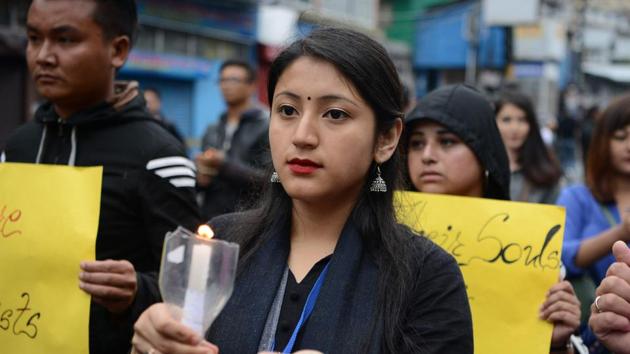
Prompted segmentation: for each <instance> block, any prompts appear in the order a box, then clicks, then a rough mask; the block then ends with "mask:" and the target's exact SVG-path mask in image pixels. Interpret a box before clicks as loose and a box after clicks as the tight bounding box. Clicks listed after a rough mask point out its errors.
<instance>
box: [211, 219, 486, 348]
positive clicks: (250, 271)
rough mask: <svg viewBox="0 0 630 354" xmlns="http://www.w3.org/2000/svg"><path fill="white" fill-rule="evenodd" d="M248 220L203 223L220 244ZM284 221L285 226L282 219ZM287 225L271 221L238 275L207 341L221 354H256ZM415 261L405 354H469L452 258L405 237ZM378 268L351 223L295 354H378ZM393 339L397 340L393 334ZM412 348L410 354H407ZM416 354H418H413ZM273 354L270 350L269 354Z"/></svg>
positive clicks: (285, 250) (463, 298)
mask: <svg viewBox="0 0 630 354" xmlns="http://www.w3.org/2000/svg"><path fill="white" fill-rule="evenodd" d="M248 219H249V217H248V216H247V213H235V214H228V215H224V216H220V217H217V218H215V219H213V220H211V221H210V224H211V226H212V227H213V228H214V229H215V231H216V235H217V237H219V238H223V239H228V240H229V239H231V237H230V232H231V231H230V230H232V232H234V227H237V228H238V226H237V225H240V226H242V225H244V224H246V223H247V222H248ZM287 219H288V218H287ZM289 234H290V221H289V220H283V221H278V222H276V223H275V224H274V225H272V226H271V227H270V228H269V229H268V231H267V232H266V234H264V235H261V237H264V239H265V240H266V241H264V243H262V245H261V246H260V247H259V248H258V250H257V251H256V252H255V253H254V254H253V255H252V257H251V258H250V259H249V260H248V261H247V262H246V263H245V264H244V265H241V267H242V268H241V269H239V272H238V276H237V278H236V282H235V285H234V292H233V294H232V297H231V298H230V300H229V301H228V303H227V304H226V306H225V308H224V309H223V311H222V312H221V314H220V315H219V317H218V318H217V319H216V321H215V322H214V323H213V325H212V326H211V327H210V329H209V331H208V333H207V335H206V337H207V339H208V340H209V341H210V342H212V343H214V344H216V345H218V347H219V349H220V351H221V353H222V354H226V353H227V354H231V353H239V354H240V353H257V352H258V346H259V343H260V340H261V336H262V333H263V329H264V327H265V322H266V320H267V315H268V313H269V311H270V309H271V306H272V302H273V300H274V297H275V295H276V292H277V290H278V286H279V285H280V282H281V279H282V276H283V273H284V270H285V268H286V266H287V259H288V255H289V249H290V241H289ZM408 237H409V245H410V247H412V248H413V250H414V252H415V253H417V256H416V257H414V258H415V259H416V260H417V262H416V263H415V264H414V265H413V266H414V271H415V274H416V278H415V282H414V283H413V284H411V286H410V287H409V288H408V289H407V291H408V294H407V295H408V296H407V298H408V301H407V302H406V303H407V306H406V309H404V310H403V315H402V316H401V323H400V328H401V331H400V332H402V333H405V338H407V339H411V341H410V342H411V343H409V342H407V343H404V342H403V340H402V339H403V338H402V334H401V338H395V340H396V341H397V342H399V343H401V347H402V348H407V349H403V350H402V351H401V352H404V353H412V352H415V353H441V354H444V353H458V354H467V353H473V351H474V350H473V335H472V320H471V315H470V307H469V304H468V298H467V295H466V289H465V285H464V281H463V278H462V275H461V272H460V270H459V267H458V266H457V264H456V262H455V260H454V259H453V257H452V256H450V255H449V254H447V253H446V252H445V251H443V250H442V249H441V248H440V247H439V246H437V245H435V244H434V243H432V242H431V241H430V240H428V239H426V238H424V237H421V236H417V235H414V234H413V233H411V231H410V232H409V233H408ZM378 270H379V269H378V266H377V264H376V262H375V261H374V257H372V256H371V255H370V254H369V252H368V251H367V249H366V247H364V242H363V241H362V237H361V235H360V234H359V232H358V230H357V229H356V228H355V227H354V225H353V224H352V222H348V223H347V224H346V225H345V226H344V228H343V230H342V233H341V237H340V238H339V241H338V242H337V246H336V248H335V251H334V253H333V256H332V258H331V261H330V267H329V270H328V274H327V277H326V279H325V282H324V284H323V286H322V289H321V292H320V294H319V297H318V299H317V302H316V304H315V309H314V311H313V313H312V315H311V317H310V318H309V320H308V321H307V322H306V323H305V325H304V327H302V332H301V336H300V337H301V342H300V347H299V348H294V349H295V350H298V349H314V350H319V351H321V352H323V353H383V352H385V351H384V350H383V348H382V345H383V333H384V332H383V326H384V323H385V322H384V321H383V318H382V316H383V315H381V314H379V313H378V312H379V311H377V308H378V306H377V305H378V304H377V301H378V293H379V291H378V276H379V271H378ZM400 332H399V333H400ZM414 348H415V349H414ZM417 348H421V349H420V350H418V349H417ZM276 350H277V349H276Z"/></svg>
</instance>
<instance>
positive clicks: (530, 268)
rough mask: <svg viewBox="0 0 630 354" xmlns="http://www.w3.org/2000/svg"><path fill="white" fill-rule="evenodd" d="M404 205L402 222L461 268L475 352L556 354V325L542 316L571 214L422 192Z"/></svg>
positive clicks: (400, 196)
mask: <svg viewBox="0 0 630 354" xmlns="http://www.w3.org/2000/svg"><path fill="white" fill-rule="evenodd" d="M396 201H397V203H399V204H398V210H397V212H398V218H399V220H400V222H402V223H404V224H406V225H409V226H410V227H411V228H413V229H414V230H417V231H418V232H421V233H422V234H424V235H425V236H427V237H428V238H430V239H431V240H433V241H434V242H435V243H437V244H438V245H440V246H441V247H442V248H444V249H445V250H446V251H448V252H449V253H450V254H451V255H453V256H454V257H455V259H456V260H457V262H458V263H459V265H460V268H461V270H462V273H463V275H464V281H465V282H466V289H467V292H468V299H469V301H470V306H471V311H472V318H473V331H474V340H475V353H481V354H490V353H516V354H518V353H523V354H525V353H527V354H543V353H544V354H548V353H549V345H550V342H551V331H552V326H551V325H550V324H549V323H547V322H545V321H542V320H540V319H539V317H538V313H539V308H540V306H541V305H542V304H543V302H544V301H545V295H546V292H547V291H548V290H549V288H550V287H551V286H552V285H553V284H555V283H556V282H557V281H558V277H559V269H560V266H561V260H560V256H561V250H562V235H563V233H564V221H565V211H564V208H562V207H558V206H554V205H540V204H530V203H518V202H507V201H498V200H492V199H479V198H466V197H455V196H446V195H436V194H424V193H414V192H401V193H397V195H396Z"/></svg>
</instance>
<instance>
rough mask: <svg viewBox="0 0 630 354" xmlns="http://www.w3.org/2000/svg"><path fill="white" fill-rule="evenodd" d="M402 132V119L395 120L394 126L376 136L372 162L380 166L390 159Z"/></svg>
mask: <svg viewBox="0 0 630 354" xmlns="http://www.w3.org/2000/svg"><path fill="white" fill-rule="evenodd" d="M402 130H403V122H402V119H400V118H396V121H395V122H394V125H393V126H392V127H391V128H390V129H389V130H388V131H386V132H384V133H381V134H379V135H378V137H377V138H376V147H375V149H374V161H376V163H379V164H381V163H383V162H385V161H387V160H389V159H390V158H391V157H392V155H393V154H394V151H396V147H397V146H398V141H399V140H400V135H401V134H402Z"/></svg>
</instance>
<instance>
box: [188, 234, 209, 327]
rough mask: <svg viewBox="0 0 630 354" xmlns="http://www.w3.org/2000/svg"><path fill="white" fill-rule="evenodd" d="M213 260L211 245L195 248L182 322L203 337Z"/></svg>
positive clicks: (200, 245) (199, 245)
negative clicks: (207, 287)
mask: <svg viewBox="0 0 630 354" xmlns="http://www.w3.org/2000/svg"><path fill="white" fill-rule="evenodd" d="M211 260H212V249H211V248H210V246H209V245H205V244H198V245H194V246H193V250H192V259H191V261H190V268H189V273H188V287H187V289H186V296H185V298H184V309H183V312H184V313H183V318H182V322H183V323H184V324H185V325H187V326H189V327H190V328H192V329H194V330H195V331H196V332H197V333H199V334H200V335H202V336H203V335H204V333H203V328H204V326H203V318H204V311H205V306H204V302H205V297H206V290H207V289H206V284H207V282H208V271H209V270H210V262H211Z"/></svg>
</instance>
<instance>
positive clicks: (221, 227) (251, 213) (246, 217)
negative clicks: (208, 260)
mask: <svg viewBox="0 0 630 354" xmlns="http://www.w3.org/2000/svg"><path fill="white" fill-rule="evenodd" d="M259 213H260V210H258V209H252V210H246V211H239V212H234V213H227V214H222V215H219V216H215V217H213V218H212V219H210V221H208V222H207V224H208V225H209V226H210V227H211V228H212V229H213V230H214V232H215V235H216V237H218V238H220V239H227V240H230V239H232V238H233V235H234V234H235V232H236V231H237V230H238V229H239V228H242V227H247V226H248V225H250V224H252V223H253V222H255V220H257V218H256V216H257V215H259ZM253 226H255V225H253Z"/></svg>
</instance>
